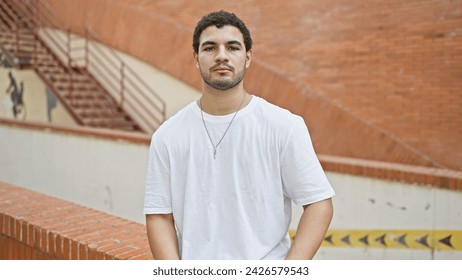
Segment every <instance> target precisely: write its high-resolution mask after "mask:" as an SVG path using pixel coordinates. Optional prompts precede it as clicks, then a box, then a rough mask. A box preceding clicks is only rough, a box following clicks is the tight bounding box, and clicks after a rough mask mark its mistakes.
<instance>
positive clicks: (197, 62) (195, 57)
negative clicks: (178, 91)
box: [193, 50, 199, 68]
mask: <svg viewBox="0 0 462 280" xmlns="http://www.w3.org/2000/svg"><path fill="white" fill-rule="evenodd" d="M193 57H194V61H195V62H196V67H197V68H199V55H198V54H197V52H196V51H195V50H193Z"/></svg>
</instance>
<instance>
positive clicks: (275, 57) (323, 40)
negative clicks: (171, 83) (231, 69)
mask: <svg viewBox="0 0 462 280" xmlns="http://www.w3.org/2000/svg"><path fill="white" fill-rule="evenodd" d="M49 1H50V3H51V4H52V6H53V7H54V8H55V9H56V11H57V12H58V14H59V15H60V16H61V19H63V21H65V22H66V24H68V25H70V26H72V27H74V30H75V31H78V30H79V29H80V28H81V27H82V25H83V24H84V23H85V24H88V25H90V26H92V27H93V28H94V29H95V30H96V31H97V33H99V34H100V35H101V38H102V40H103V41H104V42H106V43H107V44H110V45H112V46H115V47H117V48H119V49H121V50H124V51H126V52H129V53H131V54H133V55H135V56H137V57H139V58H141V59H143V60H145V61H148V62H150V63H152V64H153V65H155V66H156V67H158V68H160V69H162V70H164V71H166V72H168V73H170V74H172V75H174V76H176V77H179V78H180V79H182V80H184V81H185V82H187V83H189V84H191V85H194V86H196V87H198V88H199V87H200V80H199V75H198V74H197V72H196V69H195V68H194V64H193V61H192V56H191V34H192V29H193V27H194V25H195V23H196V22H197V20H198V19H199V18H200V17H201V16H202V15H203V14H204V13H206V12H208V11H212V10H218V9H227V10H230V11H233V12H236V13H237V14H238V15H239V16H240V17H242V18H243V19H244V21H246V22H247V23H248V25H249V28H250V29H251V31H252V34H253V37H254V40H255V47H254V58H255V62H256V63H254V65H253V67H251V68H252V69H251V70H250V72H249V76H248V78H247V80H246V85H247V87H248V89H249V90H250V91H251V92H252V93H255V94H257V95H260V96H264V97H265V98H267V99H269V100H270V101H273V102H275V103H276V104H278V105H280V106H283V107H286V108H289V109H291V110H292V111H294V112H295V113H298V114H301V115H302V116H303V117H304V118H305V120H306V121H307V122H308V124H309V127H310V129H311V133H312V136H313V140H314V144H315V146H316V149H317V151H318V152H321V153H324V154H331V155H337V156H345V157H355V158H362V159H371V160H379V161H389V162H396V163H404V164H417V165H423V166H429V167H431V166H434V167H445V168H451V169H457V170H462V149H461V147H460V146H461V145H460V143H462V94H461V92H462V83H461V82H460V80H461V77H462V29H461V28H462V10H461V9H460V7H461V6H462V1H460V0H457V1H449V0H447V1H446V0H439V1H421V0H408V1H401V0H379V1H352V0H348V1H338V0H335V1H333V0H327V1H296V0H293V1H264V0H247V1H211V0H204V1H186V0H177V1H171V0H159V1H135V0H126V1H116V0H100V1H88V0H79V1H77V0H69V1H59V0H49Z"/></svg>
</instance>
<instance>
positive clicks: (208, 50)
mask: <svg viewBox="0 0 462 280" xmlns="http://www.w3.org/2000/svg"><path fill="white" fill-rule="evenodd" d="M210 51H213V47H207V48H204V52H210Z"/></svg>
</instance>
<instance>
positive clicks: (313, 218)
mask: <svg viewBox="0 0 462 280" xmlns="http://www.w3.org/2000/svg"><path fill="white" fill-rule="evenodd" d="M303 209H304V210H303V215H302V217H301V218H300V222H299V224H298V228H297V233H296V235H295V238H294V241H293V243H292V246H291V247H290V250H289V253H288V254H287V257H286V259H287V260H302V259H305V260H310V259H312V258H313V257H314V255H315V254H316V252H317V251H318V249H319V246H321V243H322V241H323V239H324V236H325V235H326V232H327V229H328V228H329V224H330V222H331V220H332V215H333V207H332V199H331V198H329V199H326V200H322V201H319V202H316V203H313V204H309V205H304V206H303Z"/></svg>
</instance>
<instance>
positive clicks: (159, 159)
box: [144, 11, 334, 259]
mask: <svg viewBox="0 0 462 280" xmlns="http://www.w3.org/2000/svg"><path fill="white" fill-rule="evenodd" d="M193 55H194V58H195V61H196V66H197V68H198V69H199V72H200V74H201V76H202V79H203V88H202V97H201V98H200V99H199V100H197V101H195V102H193V103H191V104H189V105H188V106H186V107H185V108H184V109H182V110H181V111H179V112H178V113H177V114H176V115H175V116H173V117H171V118H170V119H169V120H167V121H166V122H165V123H164V124H163V125H162V126H161V127H160V128H159V129H158V130H157V131H156V132H155V133H154V135H153V137H152V142H151V147H150V155H149V164H148V171H147V182H146V194H145V206H144V212H145V214H146V224H147V231H148V238H149V242H150V246H151V250H152V253H153V256H154V258H155V259H284V258H286V259H311V258H313V256H314V254H315V253H316V251H317V250H318V248H319V246H320V244H321V242H322V240H323V238H324V235H325V233H326V231H327V228H328V226H329V224H330V221H331V218H332V212H333V210H332V202H331V197H332V196H333V195H334V191H333V189H332V187H331V186H330V184H329V182H328V181H327V178H326V177H325V174H324V172H323V170H322V168H321V166H320V164H319V161H318V159H317V157H316V155H315V153H314V150H313V147H312V144H311V140H310V136H309V134H308V130H307V127H306V125H305V123H304V121H303V119H302V118H301V117H299V116H296V115H293V114H291V113H290V112H289V111H287V110H284V109H282V108H279V107H277V106H275V105H272V104H270V103H268V102H266V101H265V100H263V99H262V98H259V97H257V96H253V95H250V94H249V93H247V92H246V91H245V89H244V83H243V78H244V76H245V72H246V69H247V68H248V67H249V66H250V62H251V59H252V39H251V37H250V33H249V31H248V29H247V27H246V26H245V24H244V23H243V22H242V21H241V20H240V19H239V18H237V17H236V16H235V15H234V14H231V13H228V12H224V11H220V12H214V13H211V14H208V15H206V16H204V17H203V18H202V19H201V20H200V21H199V23H198V24H197V26H196V29H195V31H194V36H193ZM281 94H284V93H281ZM291 201H294V202H295V203H297V204H299V205H303V208H304V213H303V215H302V217H301V219H300V221H299V226H298V229H297V235H296V237H295V239H294V242H293V243H292V246H291V244H290V239H289V236H288V233H287V231H288V228H289V223H290V219H291Z"/></svg>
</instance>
